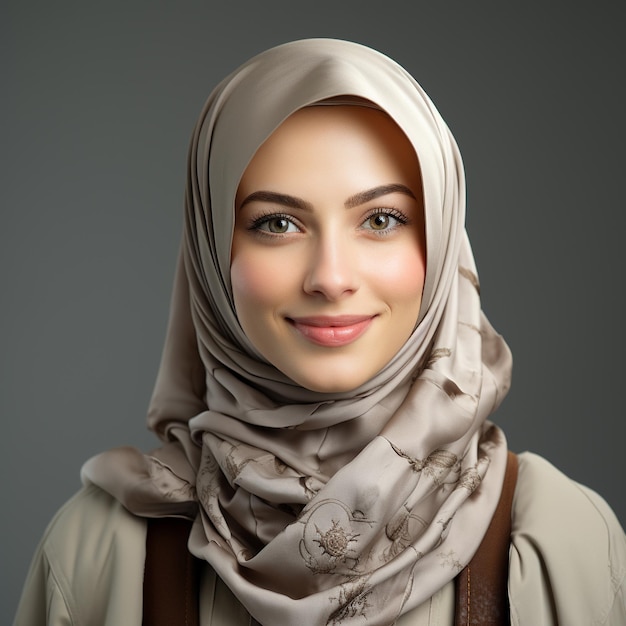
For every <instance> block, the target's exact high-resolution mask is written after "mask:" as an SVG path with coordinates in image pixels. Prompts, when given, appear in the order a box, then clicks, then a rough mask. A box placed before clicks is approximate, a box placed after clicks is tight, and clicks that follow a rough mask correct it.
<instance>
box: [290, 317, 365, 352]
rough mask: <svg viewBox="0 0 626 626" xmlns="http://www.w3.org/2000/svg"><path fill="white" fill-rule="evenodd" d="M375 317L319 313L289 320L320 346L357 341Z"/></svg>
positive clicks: (303, 334)
mask: <svg viewBox="0 0 626 626" xmlns="http://www.w3.org/2000/svg"><path fill="white" fill-rule="evenodd" d="M375 317H376V316H375V315H338V316H326V315H319V316H314V317H297V318H290V317H288V318H287V321H288V322H289V323H290V324H291V325H292V326H293V327H294V328H295V329H296V330H297V331H298V332H299V333H300V334H301V335H302V336H303V337H304V338H305V339H308V340H309V341H311V342H313V343H315V344H317V345H319V346H326V347H339V346H345V345H347V344H349V343H352V342H353V341H356V340H357V339H358V338H359V337H360V336H361V335H362V334H363V333H364V332H365V331H366V330H367V329H368V327H369V325H370V324H371V323H372V321H373V319H374V318H375Z"/></svg>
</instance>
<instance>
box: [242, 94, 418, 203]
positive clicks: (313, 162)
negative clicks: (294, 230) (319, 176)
mask: <svg viewBox="0 0 626 626" xmlns="http://www.w3.org/2000/svg"><path fill="white" fill-rule="evenodd" d="M330 165H332V166H333V167H334V169H332V174H333V176H335V175H336V176H339V175H341V174H342V173H345V174H346V175H347V173H348V172H349V171H350V170H351V169H353V168H354V167H362V168H364V169H365V170H366V171H367V172H369V173H370V175H373V174H376V173H378V174H379V175H380V176H383V177H384V176H391V177H392V178H394V177H399V178H403V179H405V180H407V179H413V180H414V181H415V184H416V185H421V182H419V181H420V172H419V162H418V160H417V155H416V153H415V150H414V148H413V146H412V145H411V143H410V142H409V140H408V139H407V137H406V135H405V134H404V133H403V132H402V130H401V129H400V128H399V127H398V125H397V124H396V123H395V122H394V121H393V120H392V119H391V118H390V117H389V116H388V115H387V114H386V113H384V112H383V111H381V110H380V109H377V108H374V107H369V106H354V105H318V106H309V107H305V108H303V109H299V110H298V111H296V112H295V113H293V114H292V115H290V116H289V117H288V118H287V119H286V120H285V121H283V122H282V124H280V125H279V127H278V128H277V129H276V130H274V132H272V133H271V134H270V136H269V137H268V138H267V139H266V140H265V141H264V142H263V143H262V145H261V146H260V147H259V148H258V150H257V151H256V152H255V154H254V155H253V157H252V159H251V161H250V163H249V164H248V166H247V167H246V169H245V171H244V173H243V175H242V178H241V181H240V185H239V187H240V188H241V187H242V186H244V187H248V185H249V184H254V182H255V180H257V179H263V178H264V177H267V176H270V175H272V176H274V177H277V178H278V179H282V180H289V177H290V176H294V177H295V176H297V175H306V174H307V173H310V174H311V176H314V173H315V171H316V170H321V169H328V167H329V166H330ZM384 182H393V181H384ZM418 191H420V190H419V189H416V190H414V192H415V193H417V192H418Z"/></svg>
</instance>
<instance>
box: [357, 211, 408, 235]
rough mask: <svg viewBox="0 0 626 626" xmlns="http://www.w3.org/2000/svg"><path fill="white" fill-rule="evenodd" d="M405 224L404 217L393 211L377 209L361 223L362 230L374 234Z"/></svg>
mask: <svg viewBox="0 0 626 626" xmlns="http://www.w3.org/2000/svg"><path fill="white" fill-rule="evenodd" d="M406 223H407V219H406V217H405V216H404V215H403V214H402V213H400V212H399V211H396V210H395V209H377V210H376V211H375V212H374V213H372V214H371V215H369V217H367V218H366V220H365V221H364V222H363V228H365V229H366V230H372V231H375V232H384V231H389V230H393V229H394V228H396V227H398V226H400V225H402V224H406Z"/></svg>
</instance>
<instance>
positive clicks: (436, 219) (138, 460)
mask: <svg viewBox="0 0 626 626" xmlns="http://www.w3.org/2000/svg"><path fill="white" fill-rule="evenodd" d="M464 193H465V190H464V177H463V170H462V164H461V159H460V155H459V153H458V149H457V147H456V144H455V142H454V139H453V138H452V136H451V135H450V132H449V130H448V129H447V127H446V125H445V123H444V122H443V120H442V119H441V117H440V116H439V114H438V112H437V111H436V109H435V108H434V106H433V105H432V103H431V102H430V101H429V100H428V98H427V96H426V95H425V94H424V93H423V91H422V90H421V88H420V87H419V85H417V84H416V83H415V81H414V80H413V79H412V78H411V77H410V76H409V75H408V74H407V73H406V72H405V71H404V70H403V69H402V68H400V67H399V66H398V65H397V64H395V63H394V62H392V61H391V60H390V59H388V58H386V57H385V56H383V55H381V54H379V53H377V52H375V51H372V50H370V49H368V48H365V47H363V46H360V45H357V44H353V43H348V42H342V41H334V40H305V41H299V42H293V43H290V44H286V45H283V46H279V47H277V48H274V49H271V50H269V51H267V52H265V53H263V54H261V55H259V56H257V57H255V58H253V59H251V60H250V61H248V62H247V63H246V64H244V65H243V66H242V67H241V68H239V69H238V70H236V71H235V72H234V73H233V74H231V75H230V76H229V77H227V78H226V79H225V80H224V81H222V83H221V84H220V85H218V87H217V88H216V89H215V90H214V92H213V94H212V95H211V96H210V98H209V100H208V102H207V104H206V106H205V108H204V111H203V112H202V114H201V117H200V120H199V122H198V125H197V127H196V131H195V133H194V137H193V141H192V145H191V149H190V158H189V174H188V186H187V199H186V209H187V210H186V214H185V231H184V236H183V244H182V250H181V258H180V261H179V266H178V271H177V276H176V280H175V286H174V295H173V301H172V310H171V317H170V325H169V328H168V335H167V340H166V344H165V349H164V354H163V360H162V364H161V369H160V372H159V376H158V379H157V383H156V388H155V392H154V396H153V399H152V404H151V408H150V412H149V418H148V419H149V424H150V426H151V428H152V429H154V430H155V432H157V433H158V434H159V435H160V436H161V437H162V438H163V439H164V441H165V442H166V443H164V445H163V446H162V447H161V448H159V449H158V450H156V451H155V452H153V453H152V454H150V455H146V456H144V455H143V454H141V453H140V452H138V451H137V450H134V449H129V448H124V449H118V450H113V451H110V452H107V453H104V454H102V455H99V456H98V457H95V458H94V459H92V460H90V461H89V462H88V463H87V464H86V465H85V467H84V468H83V479H84V482H85V485H86V486H85V488H84V489H83V490H82V491H81V492H80V493H79V494H77V496H76V497H75V498H74V499H73V500H72V501H70V502H69V503H68V504H67V505H66V506H65V507H64V508H63V509H62V510H61V511H60V513H59V514H58V516H57V518H56V519H55V520H54V521H53V523H52V524H51V526H50V528H49V529H48V531H47V533H46V536H45V537H44V539H43V541H42V544H41V546H40V548H39V551H38V553H37V555H36V557H35V559H34V562H33V565H32V568H31V572H30V574H29V578H28V581H27V584H26V587H25V591H24V595H23V598H22V602H21V605H20V608H19V610H18V617H17V621H16V623H17V624H34V623H46V621H47V623H51V624H57V623H59V624H61V623H63V624H65V623H73V624H120V623H124V624H131V625H132V624H139V623H141V620H142V611H143V608H144V607H143V600H142V586H143V580H144V562H146V558H150V555H151V549H149V550H148V551H147V554H146V521H145V519H144V518H153V517H156V518H158V517H168V516H174V517H186V518H188V519H190V520H193V526H192V527H191V531H190V533H189V537H188V549H189V551H190V552H191V553H192V554H193V555H194V556H195V557H197V558H198V559H199V560H200V562H201V563H202V572H201V582H200V585H201V589H200V592H199V602H200V621H201V623H202V624H206V625H208V624H213V625H215V624H249V623H251V621H250V620H251V619H255V620H257V621H258V622H259V623H261V624H264V625H268V624H269V625H275V624H280V625H281V626H283V625H296V624H298V625H301V624H314V625H317V624H353V623H354V624H365V623H366V624H370V625H375V624H381V625H386V624H394V623H397V624H402V625H413V624H452V623H453V621H454V619H455V617H454V611H455V592H454V587H453V585H454V580H455V579H456V578H457V575H458V574H459V572H460V571H461V570H463V569H464V568H465V566H466V565H467V564H468V563H469V562H470V560H471V559H472V557H473V556H474V554H475V553H476V552H477V550H479V546H480V545H481V542H482V541H483V538H484V537H485V534H486V532H487V529H488V527H489V525H490V522H491V520H492V517H493V516H494V511H495V510H496V507H497V506H498V503H499V501H500V498H501V492H502V491H503V482H504V479H505V478H504V477H505V472H506V468H507V449H506V442H505V439H504V436H503V434H502V433H501V431H500V430H499V429H498V428H497V427H495V426H494V425H492V424H490V423H489V422H488V421H487V418H488V416H489V414H490V413H492V412H493V411H494V410H495V408H496V407H497V406H498V405H499V403H500V402H501V401H502V399H503V398H504V396H505V395H506V392H507V390H508V387H509V381H510V370H511V359H510V354H509V351H508V348H507V346H506V344H505V343H504V341H503V339H502V338H501V337H500V336H499V335H498V334H497V333H496V332H495V331H494V330H493V329H492V328H491V326H490V325H489V323H488V321H487V320H486V318H485V316H484V315H483V313H482V311H481V306H480V297H479V289H478V279H477V275H476V271H475V268H474V263H473V258H472V254H471V250H470V247H469V243H468V240H467V236H466V233H465V228H464V207H465V199H464ZM511 517H512V533H511V549H510V562H509V575H508V586H509V591H508V601H509V605H510V619H511V622H512V623H514V624H533V625H536V624H551V623H565V624H592V623H603V624H623V623H626V604H625V594H624V585H625V583H624V576H625V572H626V542H625V539H624V534H623V531H622V530H621V528H620V527H619V524H618V522H617V521H616V520H615V517H614V516H613V514H612V512H611V511H610V509H609V508H608V507H607V506H606V504H605V503H604V502H603V501H602V500H601V499H600V498H599V497H598V496H597V495H596V494H594V493H592V492H590V491H589V490H587V489H585V488H583V487H580V486H578V485H576V484H574V483H572V482H571V481H569V480H568V479H567V478H565V477H564V476H562V475H561V474H560V473H559V472H558V471H557V470H555V469H554V468H552V467H551V466H550V465H549V464H548V463H547V462H545V461H543V460H542V459H540V458H539V457H536V456H533V455H529V454H524V455H520V456H519V475H518V479H517V484H516V487H515V497H514V500H513V505H512V511H511ZM583 538H584V541H583ZM481 550H482V548H481ZM468 585H469V580H468ZM456 602H457V605H458V597H457V600H456ZM465 619H466V622H467V623H469V622H470V616H468V615H465ZM471 620H473V621H472V622H471V623H484V622H481V618H480V615H479V616H476V615H473V616H472V617H471ZM476 620H478V621H476Z"/></svg>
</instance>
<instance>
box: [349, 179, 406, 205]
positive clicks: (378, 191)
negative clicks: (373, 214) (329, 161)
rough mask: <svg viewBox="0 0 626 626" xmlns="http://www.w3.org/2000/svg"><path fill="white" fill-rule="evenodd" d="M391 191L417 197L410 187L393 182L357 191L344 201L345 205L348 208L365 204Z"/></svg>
mask: <svg viewBox="0 0 626 626" xmlns="http://www.w3.org/2000/svg"><path fill="white" fill-rule="evenodd" d="M390 193H403V194H405V195H407V196H410V197H411V198H413V199H414V200H415V199H416V198H415V194H414V193H413V192H412V191H411V190H410V189H409V188H408V187H406V186H405V185H400V184H399V183H392V184H390V185H380V186H378V187H373V188H372V189H368V190H367V191H361V192H359V193H355V194H354V195H353V196H350V197H349V198H348V199H347V200H346V201H345V202H344V206H345V207H346V209H352V208H354V207H356V206H359V205H360V204H365V203H366V202H369V201H370V200H375V199H376V198H380V197H381V196H386V195H388V194H390Z"/></svg>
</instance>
